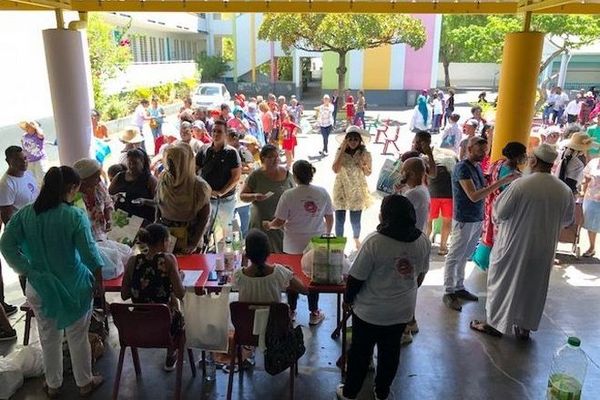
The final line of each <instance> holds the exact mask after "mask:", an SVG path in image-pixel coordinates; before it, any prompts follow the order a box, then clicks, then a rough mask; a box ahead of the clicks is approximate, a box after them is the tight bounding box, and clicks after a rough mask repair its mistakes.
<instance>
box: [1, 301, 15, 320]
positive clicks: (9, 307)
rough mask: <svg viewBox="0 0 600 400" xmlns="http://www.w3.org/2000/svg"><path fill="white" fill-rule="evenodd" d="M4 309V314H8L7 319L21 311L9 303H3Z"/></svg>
mask: <svg viewBox="0 0 600 400" xmlns="http://www.w3.org/2000/svg"><path fill="white" fill-rule="evenodd" d="M2 307H3V308H4V312H5V313H6V316H7V317H10V316H11V315H13V314H14V313H16V312H17V311H19V309H18V308H17V307H16V306H13V305H12V304H8V303H2Z"/></svg>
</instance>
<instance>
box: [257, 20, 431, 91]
mask: <svg viewBox="0 0 600 400" xmlns="http://www.w3.org/2000/svg"><path fill="white" fill-rule="evenodd" d="M258 38H259V39H261V40H272V41H280V42H281V46H282V48H283V49H284V51H289V50H290V49H292V48H296V49H299V50H306V51H317V52H325V51H332V52H335V53H337V54H338V55H339V66H338V68H337V73H338V89H339V90H340V91H341V90H343V85H344V81H345V75H346V67H345V64H346V61H345V60H346V54H347V53H348V52H349V51H351V50H362V49H369V48H375V47H379V46H384V45H392V44H399V43H406V44H407V45H409V46H411V47H413V48H415V49H420V48H421V47H423V45H424V44H425V40H426V34H425V28H424V26H423V23H422V22H421V21H420V20H418V19H416V18H412V17H410V16H408V15H402V14H292V13H290V14H267V15H265V19H264V20H263V22H262V24H261V26H260V29H259V31H258Z"/></svg>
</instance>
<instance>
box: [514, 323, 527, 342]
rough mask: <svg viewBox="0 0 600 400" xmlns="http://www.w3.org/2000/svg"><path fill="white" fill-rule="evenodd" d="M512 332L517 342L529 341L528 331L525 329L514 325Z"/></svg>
mask: <svg viewBox="0 0 600 400" xmlns="http://www.w3.org/2000/svg"><path fill="white" fill-rule="evenodd" d="M513 332H514V333H515V336H516V337H517V339H519V340H523V341H528V340H529V339H530V337H529V331H528V330H526V329H521V328H519V327H518V326H516V325H515V326H513Z"/></svg>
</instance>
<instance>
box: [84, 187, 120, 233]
mask: <svg viewBox="0 0 600 400" xmlns="http://www.w3.org/2000/svg"><path fill="white" fill-rule="evenodd" d="M82 198H83V202H84V203H85V208H86V210H87V213H88V217H89V219H90V223H91V225H92V233H93V235H94V239H96V240H97V241H98V240H106V225H107V223H108V222H110V221H109V220H108V218H109V216H110V213H111V212H112V211H113V210H114V208H115V207H114V204H113V201H112V199H111V197H110V195H109V194H108V189H107V188H106V186H105V185H104V183H102V182H100V183H99V184H98V185H97V186H96V189H95V190H94V191H93V192H92V193H91V194H88V193H83V194H82Z"/></svg>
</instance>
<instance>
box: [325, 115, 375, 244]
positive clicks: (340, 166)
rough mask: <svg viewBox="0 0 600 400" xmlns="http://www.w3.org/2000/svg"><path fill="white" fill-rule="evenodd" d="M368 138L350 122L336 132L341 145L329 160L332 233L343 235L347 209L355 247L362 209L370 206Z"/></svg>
mask: <svg viewBox="0 0 600 400" xmlns="http://www.w3.org/2000/svg"><path fill="white" fill-rule="evenodd" d="M370 139H371V137H370V136H369V135H368V134H367V133H366V132H365V131H363V130H362V129H360V128H359V127H358V126H354V125H351V126H349V127H348V128H347V129H346V133H345V135H339V136H338V141H340V140H341V142H342V144H341V146H340V148H339V149H338V151H337V154H336V156H335V161H334V162H333V167H332V168H333V172H335V173H336V176H335V183H334V184H333V206H334V207H335V235H336V236H344V224H345V223H346V211H349V212H350V223H351V225H352V233H353V237H354V243H355V245H356V249H357V250H358V249H359V248H360V240H359V237H360V228H361V224H360V219H361V215H362V211H363V210H364V209H366V208H368V207H369V206H370V205H371V202H372V201H371V200H372V199H371V195H370V194H369V187H368V186H367V176H369V175H371V168H372V165H371V164H372V162H371V153H369V152H368V151H367V148H366V147H365V143H368V142H369V140H370Z"/></svg>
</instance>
